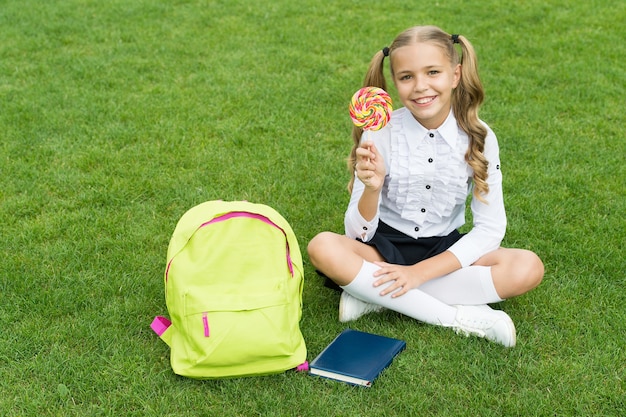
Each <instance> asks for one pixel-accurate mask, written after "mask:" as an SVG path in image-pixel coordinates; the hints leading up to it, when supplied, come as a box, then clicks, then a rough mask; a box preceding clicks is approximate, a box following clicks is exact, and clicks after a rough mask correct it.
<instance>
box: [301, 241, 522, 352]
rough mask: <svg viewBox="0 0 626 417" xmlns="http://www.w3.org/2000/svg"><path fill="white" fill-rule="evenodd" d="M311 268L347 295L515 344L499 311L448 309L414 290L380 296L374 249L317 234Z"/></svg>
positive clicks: (509, 326) (506, 319)
mask: <svg viewBox="0 0 626 417" xmlns="http://www.w3.org/2000/svg"><path fill="white" fill-rule="evenodd" d="M307 249H308V253H309V258H310V260H311V262H312V263H313V265H314V266H315V267H316V268H317V269H319V270H320V271H321V272H323V273H324V274H325V275H326V276H328V277H330V278H331V279H332V280H333V281H335V282H336V283H337V284H338V285H340V286H342V288H343V289H344V290H345V291H346V292H347V293H349V294H352V295H353V296H354V297H356V298H357V299H360V300H362V301H365V302H366V303H371V304H376V305H381V306H384V307H386V308H389V309H391V310H394V311H397V312H399V313H402V314H405V315H407V316H409V317H412V318H415V319H417V320H420V321H423V322H426V323H430V324H434V325H440V326H445V327H451V328H453V329H454V330H455V331H457V332H461V333H465V334H472V335H476V336H480V337H485V338H487V339H489V340H492V341H495V342H497V343H501V344H503V345H504V346H509V347H510V346H514V345H515V326H514V325H513V322H512V321H511V319H510V318H509V316H507V315H506V313H504V312H502V311H494V310H491V309H490V308H489V307H487V306H475V307H474V306H451V305H448V304H446V303H443V302H441V301H439V300H437V299H436V298H434V297H432V296H430V295H428V294H426V293H425V292H423V291H420V290H419V289H413V290H411V291H409V292H408V293H406V294H404V295H403V296H401V297H397V298H391V296H390V295H387V296H381V295H380V291H381V290H382V289H381V288H380V287H374V286H373V283H374V281H375V280H376V279H375V278H374V276H373V272H374V271H376V270H377V269H379V267H378V266H376V265H375V264H373V263H372V262H374V261H382V260H383V259H382V257H381V256H380V254H379V253H378V251H376V249H374V248H372V247H370V246H368V245H365V244H363V243H361V242H358V241H356V240H352V239H349V238H348V237H346V236H342V235H338V234H335V233H331V232H324V233H320V234H319V235H317V236H316V237H315V238H314V239H313V240H311V242H310V243H309V245H308V248H307Z"/></svg>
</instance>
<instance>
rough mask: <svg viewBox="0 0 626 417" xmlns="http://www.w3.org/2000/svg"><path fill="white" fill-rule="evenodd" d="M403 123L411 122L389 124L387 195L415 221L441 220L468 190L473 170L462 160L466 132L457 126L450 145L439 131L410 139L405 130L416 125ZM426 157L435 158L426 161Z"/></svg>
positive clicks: (464, 198) (409, 129)
mask: <svg viewBox="0 0 626 417" xmlns="http://www.w3.org/2000/svg"><path fill="white" fill-rule="evenodd" d="M405 116H408V117H412V116H410V114H408V115H407V114H405ZM406 123H410V122H407V120H406V119H405V118H398V121H397V122H396V123H393V124H392V125H391V129H392V131H391V140H390V147H389V150H390V152H389V178H388V188H387V190H388V191H387V198H388V199H389V201H390V202H392V203H393V204H394V205H395V206H396V210H394V211H397V212H398V213H399V214H400V215H401V217H403V218H404V219H406V220H409V221H413V222H415V223H416V224H417V225H424V224H429V223H440V222H441V221H442V219H446V218H448V217H450V216H451V215H452V214H453V212H454V209H455V207H458V206H459V205H464V204H465V200H466V198H467V195H468V193H469V187H470V183H471V182H470V181H469V178H471V176H472V170H471V168H470V167H469V165H468V164H467V163H466V162H465V152H466V151H467V147H468V138H467V135H465V134H464V133H463V132H462V131H459V129H458V128H457V131H458V133H457V138H456V140H455V141H454V142H453V143H454V146H452V147H451V146H450V145H449V144H448V142H446V141H445V140H444V139H443V138H442V137H441V136H440V135H437V136H435V137H434V138H429V137H428V132H426V133H425V135H424V136H425V137H424V138H411V139H409V138H408V137H407V135H406V133H407V132H411V131H415V129H411V128H408V126H405V124H406ZM454 123H455V124H456V121H454ZM429 158H433V159H434V162H433V163H429V162H428V159H429ZM412 161H413V163H412ZM427 185H430V186H431V187H430V190H427V189H426V186H427ZM422 209H425V211H424V212H422Z"/></svg>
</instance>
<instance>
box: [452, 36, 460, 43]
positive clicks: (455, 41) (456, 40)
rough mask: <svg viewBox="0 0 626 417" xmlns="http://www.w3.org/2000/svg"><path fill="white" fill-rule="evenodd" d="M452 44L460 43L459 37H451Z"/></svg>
mask: <svg viewBox="0 0 626 417" xmlns="http://www.w3.org/2000/svg"><path fill="white" fill-rule="evenodd" d="M452 43H460V42H459V35H452Z"/></svg>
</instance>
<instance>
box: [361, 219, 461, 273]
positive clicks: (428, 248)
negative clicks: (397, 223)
mask: <svg viewBox="0 0 626 417" xmlns="http://www.w3.org/2000/svg"><path fill="white" fill-rule="evenodd" d="M461 237H463V234H462V233H459V231H458V230H454V231H453V232H452V233H450V234H449V235H447V236H435V237H420V238H418V239H415V238H413V237H411V236H408V235H405V234H404V233H402V232H400V231H398V230H396V229H394V228H393V227H391V226H389V225H387V224H385V223H384V222H378V229H376V233H375V234H374V237H373V238H372V239H370V240H369V241H368V242H365V244H366V245H369V246H373V247H375V248H376V250H378V253H380V255H381V256H382V257H383V258H384V259H385V261H386V262H388V263H390V264H396V265H414V264H416V263H418V262H420V261H423V260H424V259H428V258H431V257H433V256H435V255H439V254H440V253H442V252H445V251H446V250H448V249H449V248H450V246H452V245H454V244H455V243H456V241H458V240H459V239H460V238H461Z"/></svg>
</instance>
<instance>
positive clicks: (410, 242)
mask: <svg viewBox="0 0 626 417" xmlns="http://www.w3.org/2000/svg"><path fill="white" fill-rule="evenodd" d="M462 237H463V233H460V232H459V231H458V230H454V231H453V232H452V233H450V234H449V235H447V236H434V237H420V238H418V239H415V238H413V237H411V236H408V235H405V234H404V233H402V232H400V231H398V230H396V229H394V228H393V227H391V226H389V225H388V224H386V223H384V222H381V221H379V222H378V228H377V229H376V233H375V234H374V237H372V239H370V240H369V241H367V242H365V244H366V245H369V246H372V247H374V248H376V250H377V251H378V253H380V255H381V256H382V257H383V259H384V260H385V262H387V263H390V264H396V265H415V264H416V263H418V262H421V261H423V260H424V259H428V258H432V257H433V256H435V255H439V254H440V253H442V252H445V251H446V250H448V249H449V248H450V246H452V245H454V244H455V243H456V241H457V240H459V239H461V238H462ZM357 240H360V239H357ZM316 272H317V273H318V274H319V275H321V276H323V277H325V278H326V279H325V280H324V286H325V287H328V288H332V289H334V290H337V291H341V288H340V287H339V286H338V285H337V284H335V283H334V282H333V281H332V280H331V279H329V278H328V277H326V276H325V275H324V274H322V273H321V272H320V271H316Z"/></svg>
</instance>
